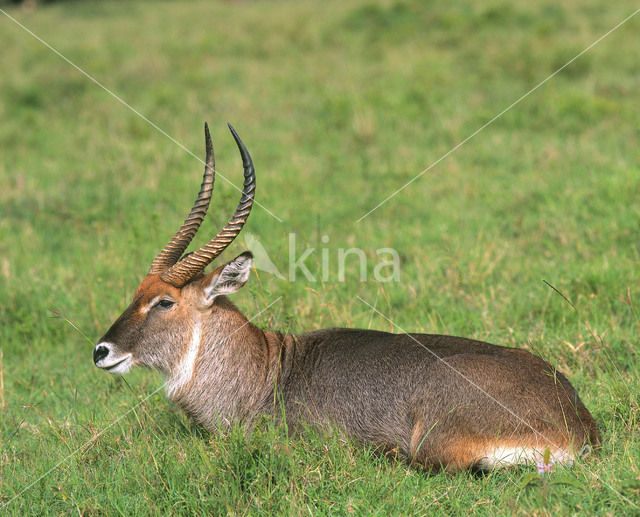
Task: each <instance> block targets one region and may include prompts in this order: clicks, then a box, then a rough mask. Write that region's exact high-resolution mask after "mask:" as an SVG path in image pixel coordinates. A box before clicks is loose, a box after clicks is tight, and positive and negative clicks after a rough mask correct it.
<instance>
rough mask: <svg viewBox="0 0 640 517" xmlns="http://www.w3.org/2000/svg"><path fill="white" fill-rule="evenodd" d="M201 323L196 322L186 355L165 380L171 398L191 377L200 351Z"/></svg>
mask: <svg viewBox="0 0 640 517" xmlns="http://www.w3.org/2000/svg"><path fill="white" fill-rule="evenodd" d="M201 329H202V323H201V322H200V321H197V322H196V324H195V326H194V327H193V333H192V334H191V341H190V342H189V346H188V348H187V351H186V353H185V354H184V355H183V356H182V358H181V359H180V362H179V363H178V365H177V367H176V369H175V370H174V371H173V372H172V373H171V375H170V377H169V379H168V380H167V395H168V396H169V397H171V396H173V395H174V394H175V393H176V392H177V391H179V390H180V389H181V388H182V387H183V386H185V385H186V384H187V383H188V382H189V381H190V380H191V378H192V377H193V371H194V369H195V365H196V358H197V357H198V352H199V351H200V343H201V341H202V336H201Z"/></svg>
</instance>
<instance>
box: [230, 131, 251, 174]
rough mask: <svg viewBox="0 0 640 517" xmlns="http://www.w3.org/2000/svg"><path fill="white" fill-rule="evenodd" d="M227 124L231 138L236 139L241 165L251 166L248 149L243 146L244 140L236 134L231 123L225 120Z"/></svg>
mask: <svg viewBox="0 0 640 517" xmlns="http://www.w3.org/2000/svg"><path fill="white" fill-rule="evenodd" d="M227 126H229V130H230V131H231V134H232V135H233V139H234V140H235V141H236V145H237V146H238V149H239V150H240V155H241V156H242V162H243V165H244V166H245V167H250V166H253V163H252V161H251V156H250V155H249V151H248V150H247V148H246V147H245V145H244V142H243V141H242V140H241V138H240V137H239V136H238V133H237V132H236V130H235V129H233V126H232V125H231V124H229V123H228V122H227Z"/></svg>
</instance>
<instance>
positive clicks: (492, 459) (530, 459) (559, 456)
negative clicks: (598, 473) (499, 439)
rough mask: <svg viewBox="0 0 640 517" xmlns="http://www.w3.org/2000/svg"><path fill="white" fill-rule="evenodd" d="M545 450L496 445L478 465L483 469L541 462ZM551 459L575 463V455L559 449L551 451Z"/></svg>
mask: <svg viewBox="0 0 640 517" xmlns="http://www.w3.org/2000/svg"><path fill="white" fill-rule="evenodd" d="M544 451H545V449H536V448H533V447H495V448H494V449H492V450H490V451H489V453H488V454H487V456H485V457H484V458H482V459H481V460H480V461H479V462H478V463H477V465H478V467H480V468H481V469H486V470H489V469H496V468H502V467H511V466H513V465H526V464H533V463H541V462H542V461H544ZM550 459H551V461H552V462H553V463H565V464H569V465H571V464H572V463H573V455H571V454H570V453H568V452H567V451H564V450H559V449H555V450H554V451H552V452H551V455H550Z"/></svg>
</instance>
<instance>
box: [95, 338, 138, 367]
mask: <svg viewBox="0 0 640 517" xmlns="http://www.w3.org/2000/svg"><path fill="white" fill-rule="evenodd" d="M98 347H102V348H106V349H107V350H108V352H109V353H108V354H107V355H105V356H104V357H103V358H101V359H99V360H98V361H96V362H95V365H96V366H97V367H98V368H101V369H103V370H106V371H108V372H109V373H115V374H120V375H122V374H123V373H127V372H128V371H129V370H130V369H131V366H132V364H133V355H132V354H131V353H127V354H119V353H117V352H115V346H114V345H113V344H112V343H109V342H105V341H103V342H102V343H98V344H97V345H96V349H98Z"/></svg>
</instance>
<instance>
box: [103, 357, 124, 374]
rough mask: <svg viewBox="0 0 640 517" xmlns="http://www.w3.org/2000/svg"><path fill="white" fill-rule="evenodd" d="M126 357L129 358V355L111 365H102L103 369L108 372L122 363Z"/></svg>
mask: <svg viewBox="0 0 640 517" xmlns="http://www.w3.org/2000/svg"><path fill="white" fill-rule="evenodd" d="M128 359H129V356H126V357H124V358H123V359H121V360H120V361H118V362H117V363H115V364H112V365H111V366H104V367H103V368H104V369H105V370H107V371H108V372H110V371H111V370H113V369H114V368H117V367H118V366H120V365H121V364H122V363H124V362H125V361H126V360H128Z"/></svg>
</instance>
